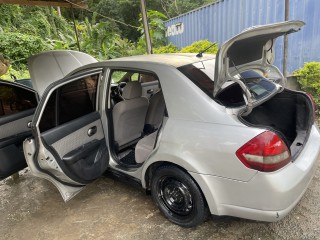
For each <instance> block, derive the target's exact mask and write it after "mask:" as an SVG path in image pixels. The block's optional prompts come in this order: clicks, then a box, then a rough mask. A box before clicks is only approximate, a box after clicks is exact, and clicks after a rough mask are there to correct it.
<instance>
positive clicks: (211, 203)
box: [141, 160, 218, 214]
mask: <svg viewBox="0 0 320 240" xmlns="http://www.w3.org/2000/svg"><path fill="white" fill-rule="evenodd" d="M163 165H171V166H175V167H178V168H180V169H181V170H183V171H184V172H185V173H187V174H188V175H189V176H190V177H191V178H192V179H193V180H194V182H195V183H196V184H197V186H198V187H199V189H200V191H201V193H202V195H203V197H204V199H205V201H206V205H207V206H208V207H209V210H210V213H211V214H218V210H217V209H218V208H217V205H216V200H215V197H214V193H213V192H212V191H211V190H210V188H209V187H208V185H207V182H206V181H205V179H204V178H202V177H201V174H198V173H195V172H194V171H192V170H190V169H187V168H185V167H183V166H181V165H179V164H177V163H174V162H172V161H167V160H158V161H153V162H152V163H149V164H148V166H145V168H144V169H143V172H142V178H141V183H142V187H143V188H145V189H146V192H147V193H148V194H150V193H151V189H150V186H151V179H152V175H153V173H154V171H155V170H156V169H157V168H158V167H160V166H163ZM188 167H190V165H189V164H188Z"/></svg>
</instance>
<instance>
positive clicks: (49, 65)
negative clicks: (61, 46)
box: [28, 50, 97, 97]
mask: <svg viewBox="0 0 320 240" xmlns="http://www.w3.org/2000/svg"><path fill="white" fill-rule="evenodd" d="M95 62H97V60H96V59H95V58H93V57H92V56H90V55H88V54H86V53H82V52H77V51H70V50H56V51H48V52H43V53H40V54H37V55H34V56H32V57H30V58H29V59H28V67H29V72H30V77H31V81H32V85H33V87H34V89H35V90H36V91H37V92H38V94H39V96H40V97H41V96H42V94H43V92H44V90H45V89H46V88H47V87H48V86H49V85H50V84H51V83H53V82H55V81H57V80H59V79H61V78H63V77H65V76H66V75H67V74H69V73H70V72H72V71H73V70H75V69H76V68H78V67H81V66H84V65H87V64H90V63H95Z"/></svg>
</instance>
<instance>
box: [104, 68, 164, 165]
mask: <svg viewBox="0 0 320 240" xmlns="http://www.w3.org/2000/svg"><path fill="white" fill-rule="evenodd" d="M111 79H112V83H111V92H110V103H111V104H110V105H111V106H110V107H111V111H110V113H111V115H112V117H111V118H110V119H112V124H110V126H112V127H111V128H112V131H111V132H113V137H111V139H112V140H111V141H112V142H111V144H110V145H111V146H113V152H114V155H115V156H116V158H117V159H118V162H119V164H121V165H124V166H125V167H138V166H139V165H141V164H142V163H143V162H144V161H145V160H146V159H147V158H148V156H149V155H150V153H151V152H152V150H153V149H154V147H155V144H156V139H157V135H158V132H159V129H160V127H161V124H162V120H163V117H164V115H165V101H164V97H163V93H162V90H161V86H160V83H159V80H158V77H157V76H156V75H155V74H151V73H142V72H136V71H122V70H121V71H113V72H112V74H111Z"/></svg>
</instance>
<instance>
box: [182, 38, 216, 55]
mask: <svg viewBox="0 0 320 240" xmlns="http://www.w3.org/2000/svg"><path fill="white" fill-rule="evenodd" d="M212 44H214V45H213V46H212V47H210V48H209V49H208V50H207V51H205V53H212V54H216V53H217V51H218V44H217V43H213V42H210V41H208V40H207V39H206V40H200V41H198V42H194V43H192V44H191V45H189V46H186V47H184V48H182V49H181V51H180V52H182V53H199V52H201V51H203V50H205V49H206V48H208V47H209V46H211V45H212Z"/></svg>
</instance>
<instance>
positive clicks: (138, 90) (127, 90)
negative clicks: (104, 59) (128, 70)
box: [122, 82, 142, 100]
mask: <svg viewBox="0 0 320 240" xmlns="http://www.w3.org/2000/svg"><path fill="white" fill-rule="evenodd" d="M141 95H142V87H141V84H140V83H139V82H128V83H127V85H126V86H125V87H124V88H123V92H122V97H123V98H124V99H126V100H129V99H133V98H138V97H141Z"/></svg>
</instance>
